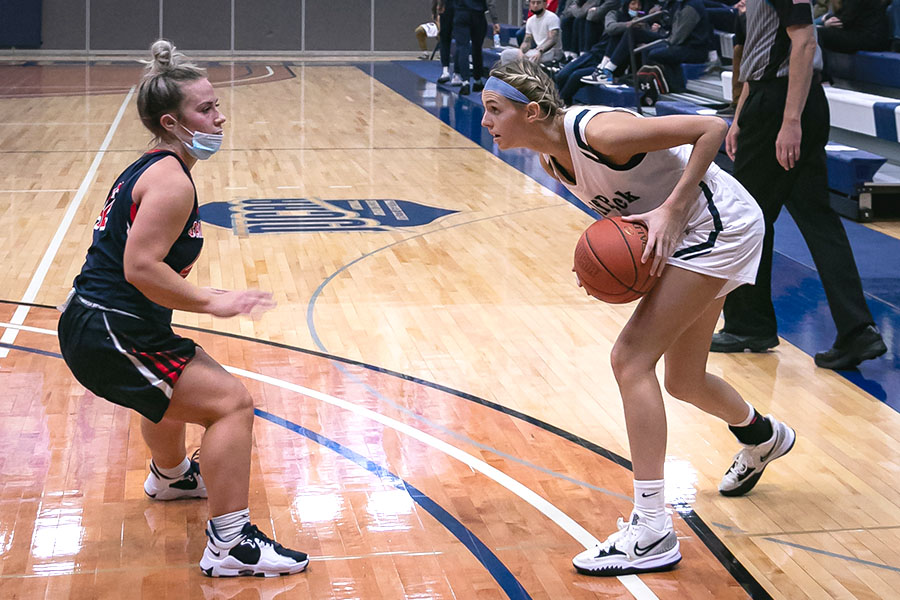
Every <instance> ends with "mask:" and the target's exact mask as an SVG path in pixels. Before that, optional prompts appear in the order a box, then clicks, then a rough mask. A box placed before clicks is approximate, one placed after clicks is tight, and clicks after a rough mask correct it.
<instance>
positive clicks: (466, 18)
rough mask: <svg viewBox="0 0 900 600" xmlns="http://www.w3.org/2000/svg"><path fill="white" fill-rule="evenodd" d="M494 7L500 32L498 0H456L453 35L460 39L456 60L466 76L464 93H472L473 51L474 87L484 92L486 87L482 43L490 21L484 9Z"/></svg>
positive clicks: (457, 43) (491, 9)
mask: <svg viewBox="0 0 900 600" xmlns="http://www.w3.org/2000/svg"><path fill="white" fill-rule="evenodd" d="M488 10H490V12H491V21H492V23H493V25H494V33H500V21H499V20H498V19H497V8H496V5H495V0H456V15H455V16H454V17H453V39H454V40H456V61H455V62H456V64H457V65H458V67H459V74H460V77H461V78H462V87H461V88H460V90H459V93H460V94H463V95H465V94H468V93H469V92H470V91H471V88H470V86H469V75H470V73H469V52H470V50H471V52H472V71H473V72H472V73H471V75H472V76H474V88H475V91H476V92H480V91H481V89H482V88H483V87H484V81H483V75H484V58H483V55H482V47H483V46H484V35H485V33H487V21H486V20H485V18H484V13H485V12H487V11H488Z"/></svg>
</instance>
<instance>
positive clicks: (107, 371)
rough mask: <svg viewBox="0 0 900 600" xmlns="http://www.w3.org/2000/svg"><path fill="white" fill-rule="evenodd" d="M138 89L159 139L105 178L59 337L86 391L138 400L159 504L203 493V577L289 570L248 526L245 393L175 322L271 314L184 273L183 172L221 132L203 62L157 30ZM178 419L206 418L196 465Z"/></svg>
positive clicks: (266, 300)
mask: <svg viewBox="0 0 900 600" xmlns="http://www.w3.org/2000/svg"><path fill="white" fill-rule="evenodd" d="M151 53H152V55H153V58H152V60H151V61H150V62H149V64H148V67H147V72H146V73H145V75H144V77H143V79H142V81H141V84H140V89H139V91H138V112H139V114H140V117H141V120H142V121H143V123H144V125H145V126H146V127H147V129H149V130H150V131H151V132H152V133H153V134H154V136H155V137H156V139H155V142H156V144H155V147H154V148H153V150H151V151H149V152H147V153H146V154H144V155H143V156H141V157H140V158H139V159H137V160H136V161H135V162H134V163H132V164H131V165H130V166H129V167H128V168H126V169H125V171H123V172H122V174H121V175H119V177H118V178H117V179H116V181H115V183H113V185H112V188H111V189H110V192H109V195H108V197H107V200H106V203H105V206H104V207H103V210H102V212H101V213H100V216H99V217H98V219H97V222H96V223H95V225H94V235H93V242H92V243H91V247H90V248H89V249H88V252H87V258H86V260H85V263H84V267H83V268H82V270H81V273H80V274H79V275H78V277H76V278H75V284H74V289H73V292H72V294H71V295H70V297H69V299H68V300H67V303H66V307H65V309H64V311H63V314H62V316H61V317H60V321H59V343H60V349H61V351H62V354H63V358H64V359H65V361H66V364H67V365H68V366H69V368H70V369H71V370H72V373H73V374H74V375H75V377H76V378H77V379H78V381H79V382H81V383H82V384H83V385H84V386H85V387H86V388H88V389H89V390H91V391H92V392H93V393H95V394H97V395H98V396H101V397H103V398H106V399H107V400H109V401H111V402H114V403H115V404H119V405H122V406H126V407H129V408H132V409H134V410H136V411H137V412H139V413H140V414H141V415H142V416H143V417H144V419H143V420H142V422H141V432H142V434H143V437H144V440H145V441H146V442H147V445H148V446H149V448H150V453H151V456H152V460H151V462H150V474H149V475H148V476H147V481H146V482H145V484H144V491H145V492H146V493H147V495H148V496H150V497H151V498H154V499H156V500H173V499H176V498H206V497H207V492H208V496H209V500H208V502H209V514H210V519H209V522H208V524H207V528H206V533H207V536H208V537H209V542H208V543H207V545H206V549H205V551H204V554H203V558H202V559H201V561H200V568H201V569H202V571H203V572H204V573H205V574H206V575H209V576H211V577H222V576H238V575H257V576H270V575H282V574H288V573H297V572H299V571H302V570H303V569H305V568H306V565H307V564H308V562H309V561H308V558H307V556H306V554H304V553H302V552H296V551H294V550H289V549H287V548H284V547H283V546H281V545H280V544H278V543H276V542H274V541H273V540H271V539H269V538H268V537H267V536H266V535H265V534H263V533H261V532H260V531H259V530H258V529H257V528H256V527H255V526H254V525H252V524H251V523H250V514H249V510H248V508H247V507H248V498H249V487H250V450H251V435H252V428H253V401H252V399H251V398H250V395H249V394H248V392H247V390H246V389H245V388H244V386H243V385H242V384H241V383H240V382H239V381H238V380H237V379H236V378H235V377H233V376H232V375H230V374H229V373H227V372H226V371H225V370H224V369H223V368H222V367H221V366H220V365H219V364H218V363H217V362H216V361H215V360H213V359H212V358H210V356H209V355H208V354H207V353H206V352H204V351H203V349H202V348H200V347H198V346H197V345H196V344H195V343H194V342H193V341H192V340H190V339H187V338H183V337H181V336H178V335H176V334H175V333H174V332H173V331H172V327H171V322H172V310H173V309H178V310H187V311H193V312H203V313H209V314H212V315H215V316H218V317H231V316H235V315H239V314H249V313H255V312H260V311H263V310H267V309H269V308H271V307H272V306H274V303H273V302H272V300H271V295H270V294H267V293H264V292H261V291H258V290H247V291H234V292H226V291H220V290H211V289H202V288H199V287H196V286H194V285H192V284H190V283H188V282H187V281H186V280H185V279H184V278H185V277H186V276H187V274H188V272H189V271H190V270H191V266H192V265H193V264H194V261H196V260H197V257H198V255H199V254H200V249H201V247H202V246H203V235H202V232H201V228H200V221H199V220H198V216H197V206H198V204H197V193H196V190H195V188H194V183H193V180H192V178H191V168H192V167H193V166H194V165H195V164H196V162H197V160H198V159H199V160H204V159H207V158H209V157H210V156H212V155H213V154H214V153H215V151H216V150H218V148H219V145H220V144H221V141H222V125H223V124H224V123H225V117H224V115H222V114H221V113H220V112H219V110H218V100H217V98H216V96H215V92H214V90H213V87H212V85H211V84H210V82H209V80H208V79H207V78H206V74H205V72H204V71H203V70H202V69H200V68H198V67H196V66H194V65H192V64H190V63H188V62H187V60H186V57H185V56H184V55H183V54H181V53H176V52H175V48H174V46H173V45H172V44H171V42H168V41H166V40H158V41H157V42H155V43H154V44H153V46H152V47H151ZM185 423H197V424H199V425H202V426H203V427H205V429H206V432H205V433H204V436H203V443H202V450H203V475H202V476H201V475H200V470H199V466H198V464H197V463H196V462H195V461H193V460H189V459H188V458H187V456H186V453H185V441H184V440H185Z"/></svg>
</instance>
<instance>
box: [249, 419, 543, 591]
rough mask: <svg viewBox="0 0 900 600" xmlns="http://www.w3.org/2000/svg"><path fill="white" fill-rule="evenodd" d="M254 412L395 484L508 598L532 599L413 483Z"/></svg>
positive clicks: (472, 536) (485, 549)
mask: <svg viewBox="0 0 900 600" xmlns="http://www.w3.org/2000/svg"><path fill="white" fill-rule="evenodd" d="M253 412H254V413H255V414H256V416H258V417H260V418H262V419H265V420H267V421H269V422H271V423H274V424H276V425H279V426H281V427H284V428H285V429H288V430H290V431H293V432H294V433H299V434H300V435H302V436H305V437H307V438H309V439H310V440H312V441H314V442H316V443H317V444H319V445H320V446H324V447H326V448H328V449H329V450H332V451H334V452H336V453H338V454H340V455H341V456H343V457H344V458H346V459H348V460H350V461H352V462H355V463H356V464H357V465H359V466H360V467H362V468H363V469H366V470H367V471H369V472H371V473H373V474H375V475H377V476H378V477H379V478H380V479H381V480H382V481H384V482H386V483H388V484H390V485H392V486H393V487H395V488H397V489H399V490H404V491H406V492H407V493H408V494H409V495H410V497H411V498H412V499H413V501H414V502H415V503H416V504H418V505H419V506H421V507H422V508H423V509H424V510H425V511H426V512H428V514H430V515H431V516H432V517H434V518H435V519H436V520H437V522H438V523H440V524H441V525H443V526H444V527H445V528H447V530H448V531H449V532H450V533H452V534H453V535H454V536H455V537H456V539H458V540H459V541H460V542H462V544H463V545H464V546H465V547H466V548H468V550H469V552H471V553H472V555H473V556H474V557H475V558H476V559H478V562H480V563H481V564H482V565H483V566H484V568H485V569H487V571H488V573H490V574H491V576H492V577H493V578H494V580H495V581H496V582H497V584H498V585H499V586H500V587H501V588H502V589H503V591H504V592H506V595H507V596H508V597H509V598H522V599H523V600H524V599H528V600H530V599H531V596H529V595H528V592H526V591H525V588H524V587H522V584H521V583H519V581H518V580H517V579H516V577H515V575H513V574H512V573H511V572H510V570H509V569H508V568H507V567H506V565H504V564H503V563H502V562H501V561H500V559H499V558H498V557H497V555H496V554H494V553H493V552H491V550H490V549H489V548H488V547H487V546H486V545H485V544H484V542H482V541H481V540H480V539H478V537H476V536H475V534H474V533H472V532H471V531H469V529H468V528H467V527H466V526H465V525H463V524H462V523H460V522H459V520H458V519H457V518H456V517H454V516H453V515H451V514H450V513H448V512H447V511H446V510H444V508H443V507H442V506H440V505H439V504H438V503H437V502H435V501H434V500H432V499H431V498H429V497H428V496H426V495H425V494H423V493H422V492H421V491H419V490H418V489H417V488H416V487H415V486H413V485H412V484H410V483H409V482H407V481H404V480H403V479H401V478H400V477H398V476H397V475H395V474H394V473H392V472H390V471H388V470H387V469H386V468H385V467H383V466H381V465H379V464H377V463H375V462H373V461H371V460H369V459H368V458H366V457H365V456H363V455H362V454H359V453H357V452H355V451H353V450H351V449H350V448H347V447H346V446H344V445H342V444H340V443H338V442H336V441H334V440H332V439H329V438H327V437H325V436H323V435H321V434H319V433H316V432H315V431H310V430H309V429H306V428H305V427H303V426H301V425H297V424H296V423H292V422H290V421H288V420H286V419H283V418H281V417H279V416H277V415H273V414H272V413H268V412H266V411H263V410H260V409H258V408H256V409H254V410H253Z"/></svg>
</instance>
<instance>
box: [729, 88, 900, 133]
mask: <svg viewBox="0 0 900 600" xmlns="http://www.w3.org/2000/svg"><path fill="white" fill-rule="evenodd" d="M722 95H723V96H725V99H726V100H728V101H730V100H731V71H723V72H722ZM825 96H826V97H827V98H828V108H829V110H830V112H831V125H832V127H840V128H841V129H847V130H849V131H856V132H859V133H862V134H864V135H870V136H873V137H878V138H881V139H883V140H888V141H889V142H897V141H898V136H897V132H898V131H900V99H897V98H888V97H886V96H876V95H874V94H864V93H862V92H857V91H854V90H846V89H841V88H836V87H830V86H829V87H826V88H825Z"/></svg>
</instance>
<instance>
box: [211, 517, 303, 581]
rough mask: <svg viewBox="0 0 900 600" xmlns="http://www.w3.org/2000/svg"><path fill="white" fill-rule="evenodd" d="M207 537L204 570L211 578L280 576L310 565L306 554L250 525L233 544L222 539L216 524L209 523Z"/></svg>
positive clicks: (246, 525) (301, 569)
mask: <svg viewBox="0 0 900 600" xmlns="http://www.w3.org/2000/svg"><path fill="white" fill-rule="evenodd" d="M206 536H207V537H208V538H209V540H208V541H207V542H206V549H205V550H204V551H203V558H201V559H200V570H201V571H203V574H204V575H206V576H207V577H242V576H253V577H277V576H278V575H292V574H294V573H299V572H300V571H303V570H304V569H306V565H308V564H309V557H308V556H307V555H306V554H305V553H303V552H297V551H296V550H291V549H289V548H285V547H284V546H282V545H281V544H279V543H278V542H276V541H275V540H272V539H270V538H269V537H268V536H266V534H264V533H262V532H261V531H260V530H259V529H257V528H256V525H252V524H250V523H246V524H245V525H244V528H243V529H241V533H240V535H238V536H237V537H236V538H234V539H233V540H231V541H230V542H223V541H221V540H220V539H219V538H218V536H217V535H216V534H215V528H214V527H213V524H212V523H207V526H206Z"/></svg>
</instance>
